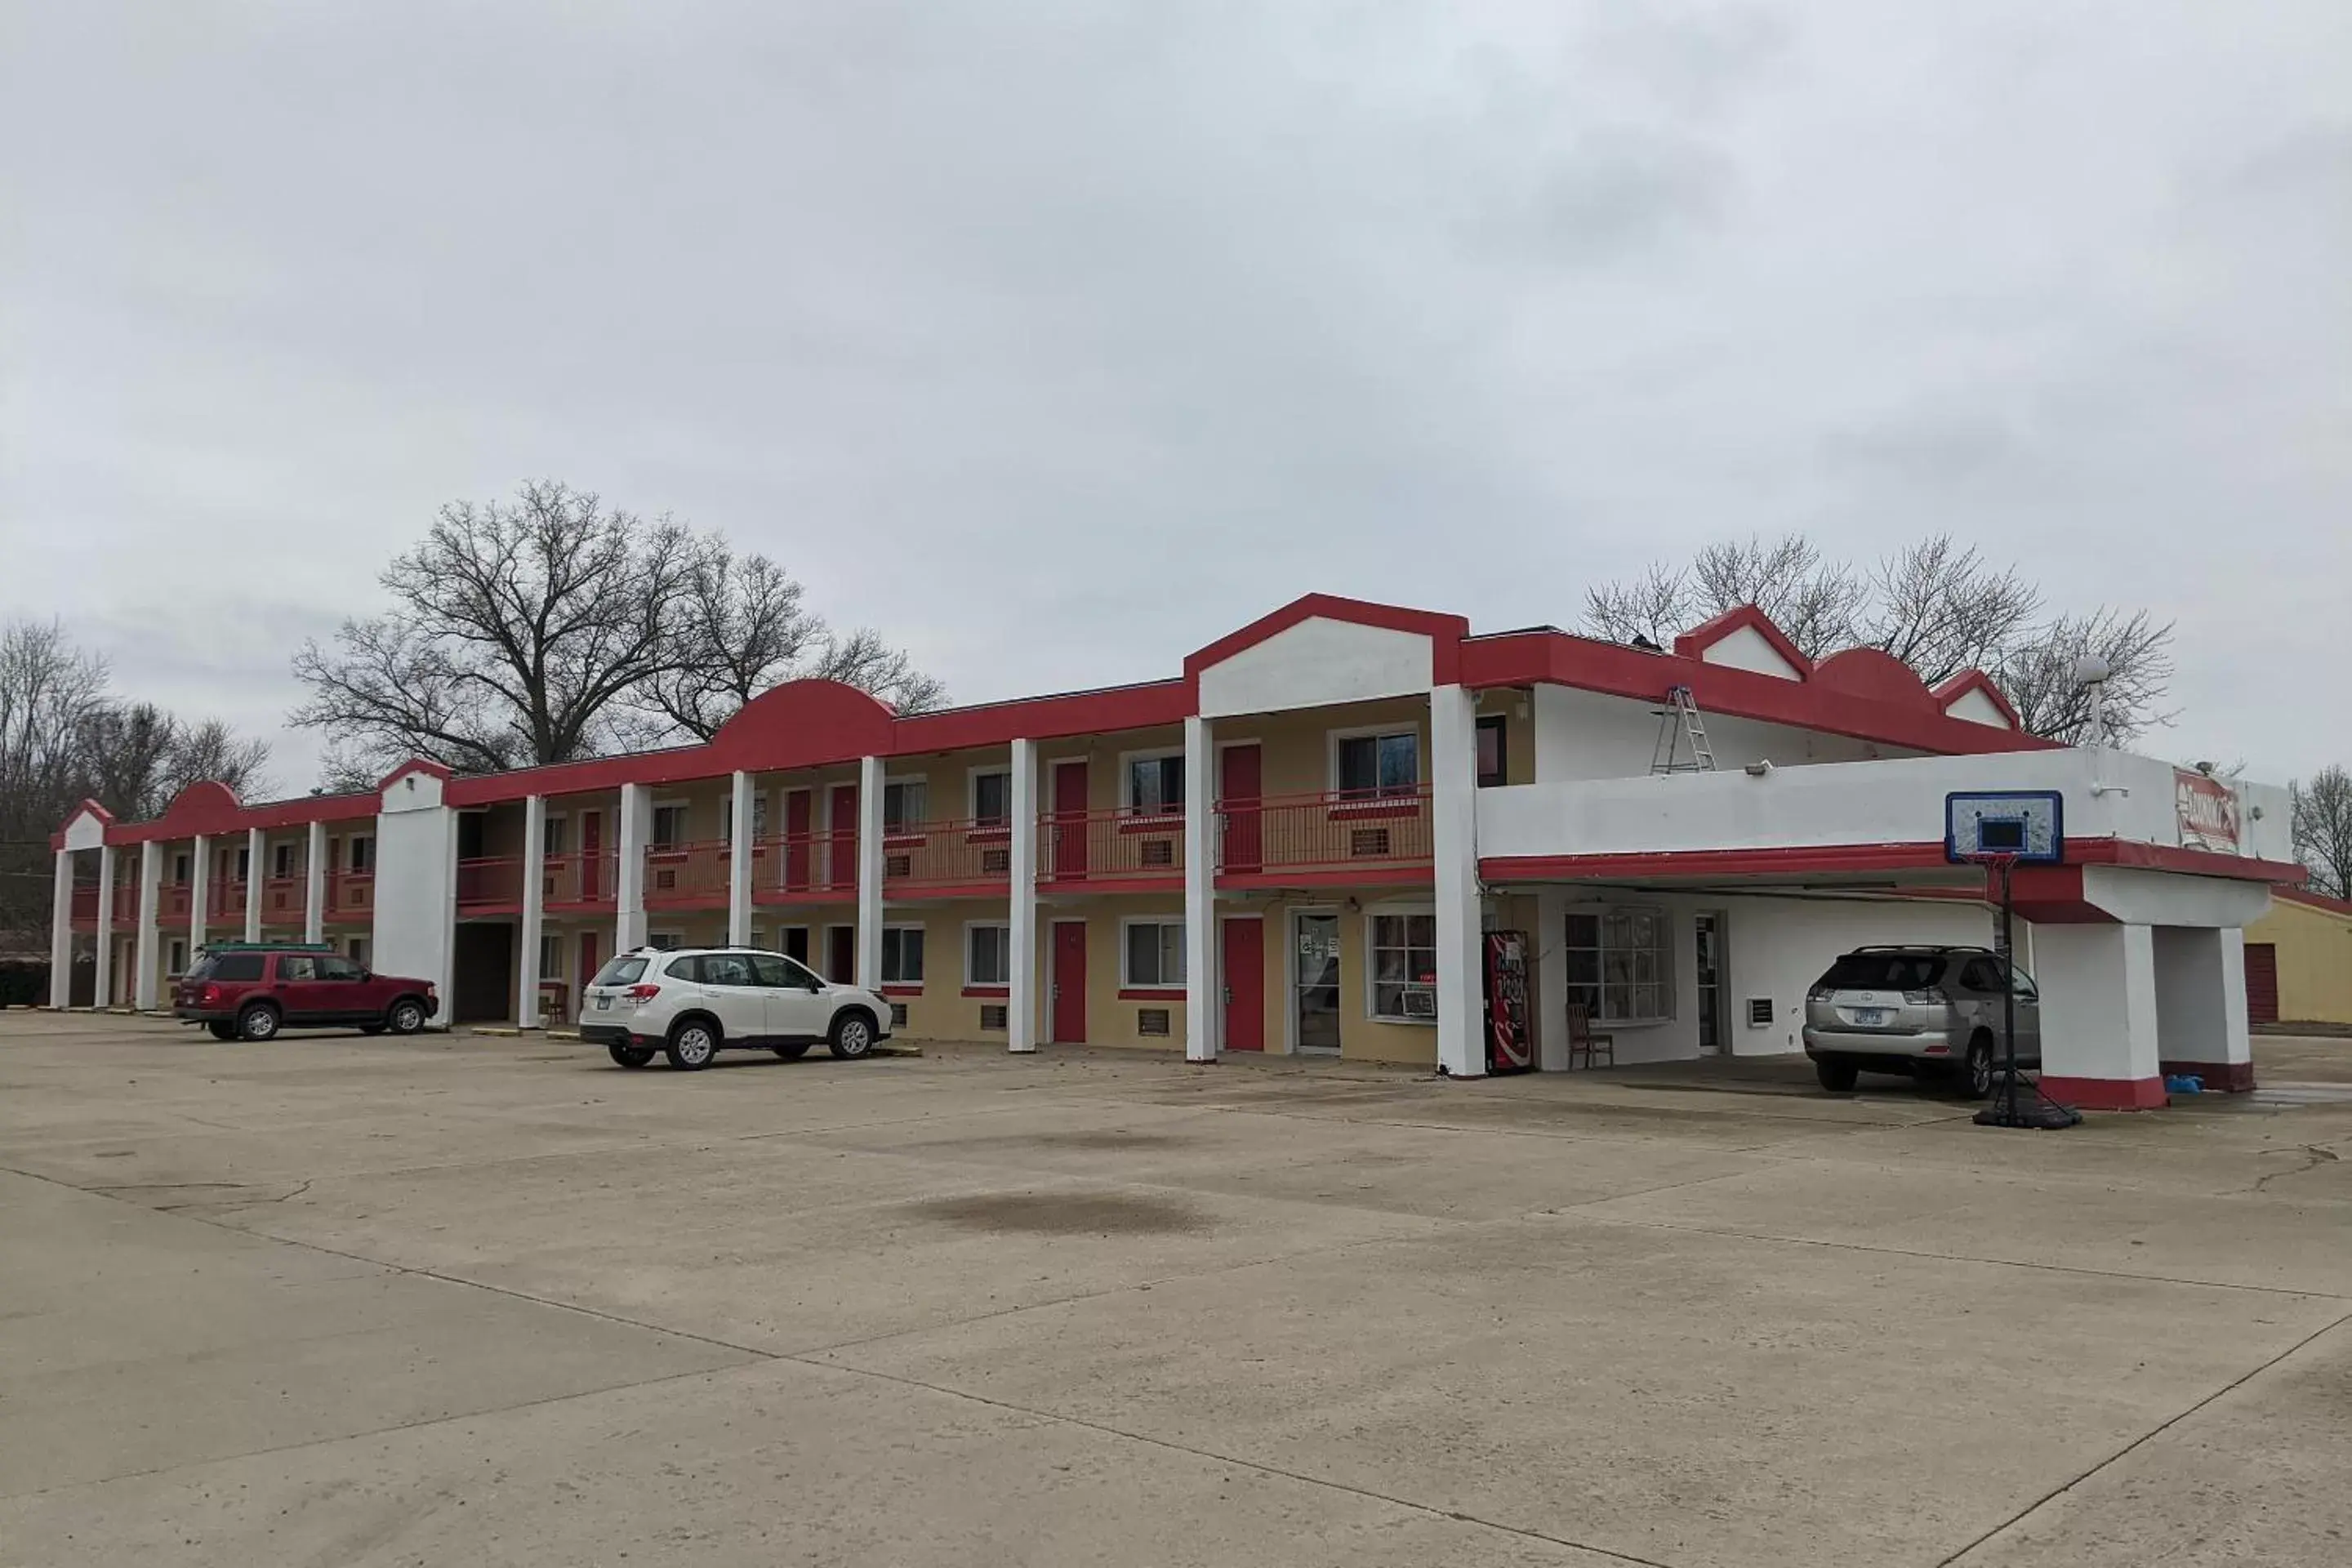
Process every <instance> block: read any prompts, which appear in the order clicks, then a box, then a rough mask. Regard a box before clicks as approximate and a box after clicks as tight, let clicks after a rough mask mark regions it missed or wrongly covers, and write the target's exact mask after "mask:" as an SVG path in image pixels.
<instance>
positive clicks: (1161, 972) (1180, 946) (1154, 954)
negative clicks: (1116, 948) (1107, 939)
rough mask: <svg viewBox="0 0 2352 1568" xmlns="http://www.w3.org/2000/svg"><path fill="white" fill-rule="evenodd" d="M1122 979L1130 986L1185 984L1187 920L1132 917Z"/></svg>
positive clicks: (1122, 959)
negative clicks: (1139, 918) (1185, 922)
mask: <svg viewBox="0 0 2352 1568" xmlns="http://www.w3.org/2000/svg"><path fill="white" fill-rule="evenodd" d="M1118 983H1119V984H1121V985H1122V986H1126V987H1129V988H1136V987H1146V988H1148V987H1150V986H1156V985H1169V986H1172V985H1181V984H1184V922H1183V921H1181V920H1176V921H1129V922H1128V923H1127V931H1126V940H1125V942H1124V943H1123V945H1122V947H1121V950H1120V953H1119V974H1118Z"/></svg>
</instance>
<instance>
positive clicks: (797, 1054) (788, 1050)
mask: <svg viewBox="0 0 2352 1568" xmlns="http://www.w3.org/2000/svg"><path fill="white" fill-rule="evenodd" d="M808 1048H809V1043H808V1042H807V1041H806V1040H794V1041H793V1043H792V1044H791V1045H789V1046H778V1047H775V1052H776V1054H777V1055H778V1056H780V1057H782V1058H784V1060H786V1061H788V1062H796V1061H798V1060H800V1059H801V1058H803V1057H804V1056H806V1055H808Z"/></svg>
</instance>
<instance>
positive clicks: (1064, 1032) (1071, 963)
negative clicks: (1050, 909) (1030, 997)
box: [1054, 921, 1087, 1046]
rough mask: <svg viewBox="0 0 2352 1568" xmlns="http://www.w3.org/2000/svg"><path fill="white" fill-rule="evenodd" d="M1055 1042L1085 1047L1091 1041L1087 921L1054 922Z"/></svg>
mask: <svg viewBox="0 0 2352 1568" xmlns="http://www.w3.org/2000/svg"><path fill="white" fill-rule="evenodd" d="M1054 1040H1055V1044H1057V1045H1065V1046H1082V1045H1084V1044H1086V1040H1087V922H1086V921H1055V922H1054Z"/></svg>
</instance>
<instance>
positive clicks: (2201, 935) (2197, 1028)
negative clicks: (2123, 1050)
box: [2155, 926, 2254, 1092]
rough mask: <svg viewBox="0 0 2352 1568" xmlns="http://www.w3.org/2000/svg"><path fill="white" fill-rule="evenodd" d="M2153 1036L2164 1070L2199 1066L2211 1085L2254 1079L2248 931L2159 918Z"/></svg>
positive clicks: (2232, 1085) (2235, 1085)
mask: <svg viewBox="0 0 2352 1568" xmlns="http://www.w3.org/2000/svg"><path fill="white" fill-rule="evenodd" d="M2155 952H2156V1040H2157V1058H2158V1065H2159V1067H2160V1068H2161V1070H2163V1071H2164V1072H2167V1073H2194V1074H2196V1075H2197V1076H2198V1077H2199V1078H2200V1079H2203V1080H2204V1082H2205V1087H2206V1089H2209V1090H2220V1089H2227V1090H2231V1091H2239V1092H2242V1091H2243V1090H2246V1089H2252V1088H2253V1087H2254V1054H2253V1040H2252V1037H2251V1036H2250V1035H2249V1033H2248V1031H2247V1028H2246V933H2245V932H2244V931H2240V930H2238V929H2237V928H2236V927H2234V926H2232V927H2230V928H2228V929H2226V930H2215V929H2213V928H2211V927H2194V926H2158V927H2156V928H2155Z"/></svg>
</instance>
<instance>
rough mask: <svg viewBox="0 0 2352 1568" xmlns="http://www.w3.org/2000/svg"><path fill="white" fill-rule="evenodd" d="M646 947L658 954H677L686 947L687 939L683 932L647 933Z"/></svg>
mask: <svg viewBox="0 0 2352 1568" xmlns="http://www.w3.org/2000/svg"><path fill="white" fill-rule="evenodd" d="M685 945H686V937H685V935H684V934H683V933H682V932H679V931H647V932H646V946H647V947H650V948H653V949H654V950H656V952H677V950H678V949H679V948H681V947H684V946H685Z"/></svg>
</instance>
